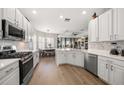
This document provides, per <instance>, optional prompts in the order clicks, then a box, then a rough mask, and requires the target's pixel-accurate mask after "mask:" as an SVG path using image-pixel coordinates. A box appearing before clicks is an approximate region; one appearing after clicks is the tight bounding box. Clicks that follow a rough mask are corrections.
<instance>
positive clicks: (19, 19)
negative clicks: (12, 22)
mask: <svg viewBox="0 0 124 93" xmlns="http://www.w3.org/2000/svg"><path fill="white" fill-rule="evenodd" d="M22 18H23V16H22V14H21V12H20V11H19V10H18V9H16V25H17V26H18V27H20V28H22V21H23V19H22Z"/></svg>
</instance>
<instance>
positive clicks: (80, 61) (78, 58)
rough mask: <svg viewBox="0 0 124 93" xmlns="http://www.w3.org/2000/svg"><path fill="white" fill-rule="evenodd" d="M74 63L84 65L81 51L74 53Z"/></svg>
mask: <svg viewBox="0 0 124 93" xmlns="http://www.w3.org/2000/svg"><path fill="white" fill-rule="evenodd" d="M74 60H75V65H77V66H80V67H84V55H83V53H81V52H77V53H76V54H75V59H74Z"/></svg>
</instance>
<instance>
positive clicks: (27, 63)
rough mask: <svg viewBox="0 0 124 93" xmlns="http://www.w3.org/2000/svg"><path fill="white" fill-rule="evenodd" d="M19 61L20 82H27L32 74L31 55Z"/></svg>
mask: <svg viewBox="0 0 124 93" xmlns="http://www.w3.org/2000/svg"><path fill="white" fill-rule="evenodd" d="M20 61H21V62H19V66H20V84H28V82H29V81H30V79H31V77H32V74H33V55H30V56H28V57H27V58H26V59H24V60H20Z"/></svg>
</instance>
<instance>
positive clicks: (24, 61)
mask: <svg viewBox="0 0 124 93" xmlns="http://www.w3.org/2000/svg"><path fill="white" fill-rule="evenodd" d="M32 58H33V56H31V57H30V58H29V59H27V60H25V61H24V62H23V64H25V63H27V62H28V61H29V60H31V59H32Z"/></svg>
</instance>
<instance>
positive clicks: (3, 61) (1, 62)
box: [0, 58, 19, 70]
mask: <svg viewBox="0 0 124 93" xmlns="http://www.w3.org/2000/svg"><path fill="white" fill-rule="evenodd" d="M18 61H19V58H16V59H0V70H1V69H3V68H5V67H6V66H8V65H10V64H13V63H14V62H18Z"/></svg>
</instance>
